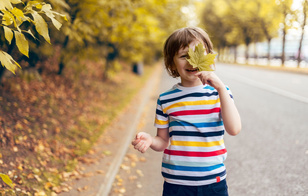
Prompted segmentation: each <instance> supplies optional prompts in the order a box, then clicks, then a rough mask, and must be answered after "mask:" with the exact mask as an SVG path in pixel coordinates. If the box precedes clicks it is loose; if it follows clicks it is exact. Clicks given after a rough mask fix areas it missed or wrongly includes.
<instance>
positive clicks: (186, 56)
mask: <svg viewBox="0 0 308 196" xmlns="http://www.w3.org/2000/svg"><path fill="white" fill-rule="evenodd" d="M180 58H188V55H187V54H184V55H182V56H181V57H180Z"/></svg>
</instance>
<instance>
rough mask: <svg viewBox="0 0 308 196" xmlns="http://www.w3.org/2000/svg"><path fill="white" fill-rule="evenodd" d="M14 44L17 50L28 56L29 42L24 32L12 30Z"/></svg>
mask: <svg viewBox="0 0 308 196" xmlns="http://www.w3.org/2000/svg"><path fill="white" fill-rule="evenodd" d="M14 34H15V40H16V45H17V47H18V49H19V51H20V52H21V53H22V54H24V55H26V56H27V57H28V58H29V43H28V41H27V39H26V37H25V35H24V34H22V33H20V32H19V31H14Z"/></svg>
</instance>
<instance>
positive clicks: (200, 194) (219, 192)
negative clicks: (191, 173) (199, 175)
mask: <svg viewBox="0 0 308 196" xmlns="http://www.w3.org/2000/svg"><path fill="white" fill-rule="evenodd" d="M163 196H228V186H227V182H226V180H222V181H220V182H217V183H213V184H209V185H204V186H184V185H177V184H170V183H168V182H165V183H164V190H163Z"/></svg>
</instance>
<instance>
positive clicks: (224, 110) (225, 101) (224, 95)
mask: <svg viewBox="0 0 308 196" xmlns="http://www.w3.org/2000/svg"><path fill="white" fill-rule="evenodd" d="M217 91H218V94H219V98H220V107H221V116H222V119H223V122H224V126H225V130H226V131H227V133H228V134H230V135H237V134H238V133H239V132H240V131H241V128H242V124H241V118H240V115H239V113H238V110H237V108H236V106H235V104H234V102H233V100H232V98H231V97H230V95H229V93H228V91H227V89H226V88H225V87H223V88H221V89H217Z"/></svg>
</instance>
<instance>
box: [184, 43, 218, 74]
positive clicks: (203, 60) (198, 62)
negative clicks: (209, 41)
mask: <svg viewBox="0 0 308 196" xmlns="http://www.w3.org/2000/svg"><path fill="white" fill-rule="evenodd" d="M204 53H205V49H204V47H203V44H202V43H199V44H198V45H196V47H195V51H193V49H192V48H189V50H188V56H189V58H186V60H187V61H188V62H189V64H191V65H192V66H193V68H196V67H197V68H198V69H199V71H214V69H213V68H212V67H211V65H213V64H214V59H215V57H216V55H217V54H211V53H209V54H206V55H205V54H204Z"/></svg>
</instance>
